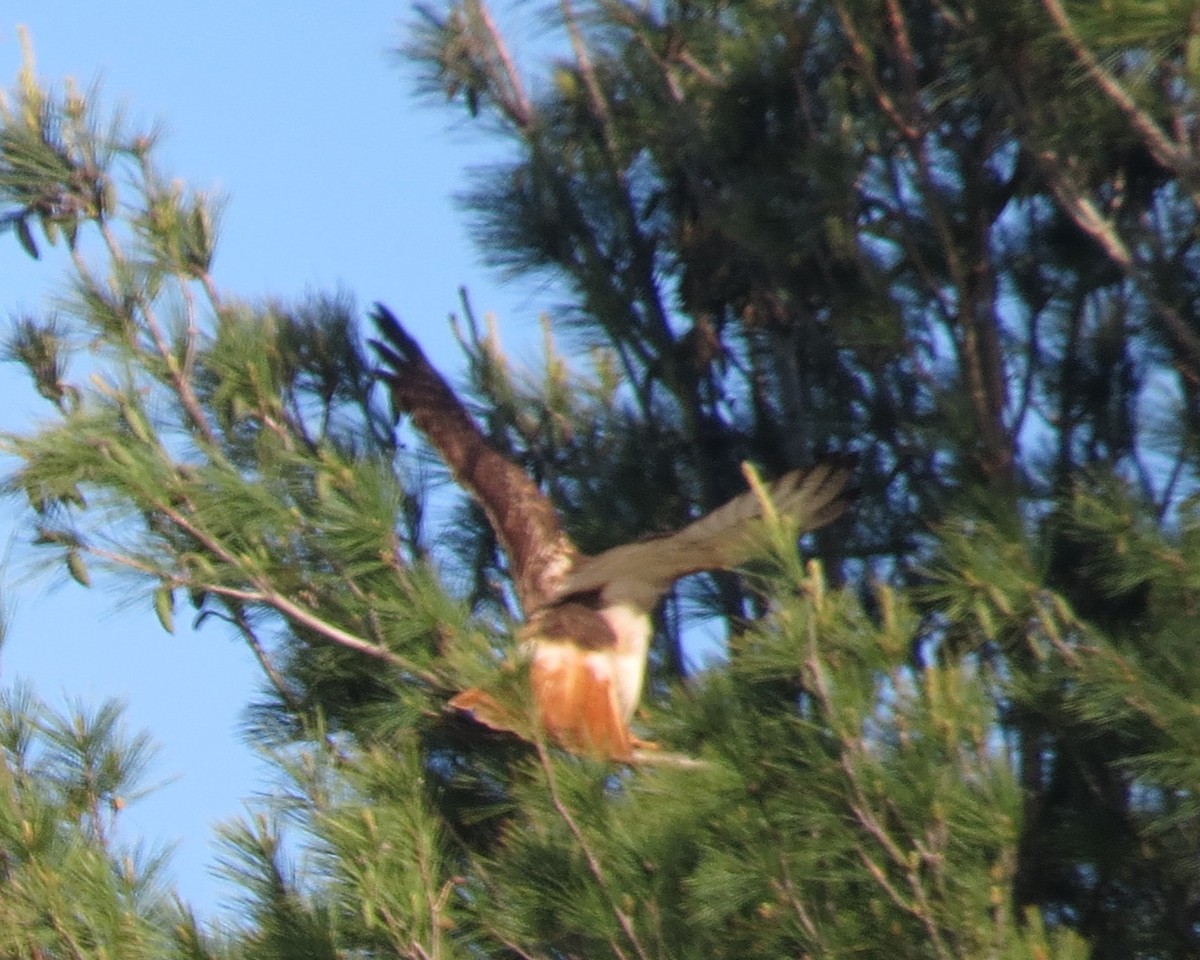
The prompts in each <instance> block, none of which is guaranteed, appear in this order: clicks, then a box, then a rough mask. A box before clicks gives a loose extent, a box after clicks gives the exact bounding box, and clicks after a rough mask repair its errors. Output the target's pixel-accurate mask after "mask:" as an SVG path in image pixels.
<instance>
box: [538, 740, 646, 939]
mask: <svg viewBox="0 0 1200 960" xmlns="http://www.w3.org/2000/svg"><path fill="white" fill-rule="evenodd" d="M534 746H535V747H536V748H537V755H538V760H539V761H540V762H541V765H542V770H543V772H544V773H545V774H546V788H547V789H548V790H549V791H550V801H551V802H552V803H553V804H554V809H555V810H556V811H558V815H559V816H560V817H561V818H562V821H563V823H565V824H566V825H567V829H568V830H570V831H571V834H572V835H573V836H574V837H575V842H576V843H578V844H579V849H580V850H581V851H583V856H584V859H586V860H587V865H588V871H589V872H590V873H591V875H592V878H593V879H594V880H595V881H596V884H597V885H598V886H599V887H600V889H601V890H603V891H604V893H605V895H606V896H608V882H607V881H606V880H605V878H604V870H603V869H602V868H601V866H600V860H599V859H598V858H597V857H596V855H595V853H593V852H592V848H591V846H590V845H589V844H588V841H587V837H585V836H584V834H583V830H581V829H580V827H579V824H578V823H576V822H575V818H574V817H573V816H571V811H570V810H568V809H567V806H566V804H565V803H563V801H562V796H561V794H559V792H558V781H557V779H556V778H555V776H554V766H553V764H552V763H551V761H550V753H549V751H548V750H547V749H546V744H545V742H544V741H543V740H542V739H541V738H540V737H539V738H538V739H537V740H536V741H535V743H534ZM608 902H609V905H610V906H611V907H612V912H613V916H615V917H616V918H617V923H618V924H619V925H620V927H621V930H622V931H623V932H624V934H625V937H626V938H627V939H628V940H629V943H630V945H631V946H632V947H633V949H634V950H635V951H637V955H638V956H639V957H640V958H641V960H649V957H648V955H647V954H646V951H645V949H643V947H642V944H641V941H640V940H639V939H638V935H637V931H636V930H634V928H633V921H632V920H631V919H630V917H629V915H628V914H627V913H626V912H625V911H624V910H622V909H621V908H620V907H619V906H618V905H617V903H616V901H615V900H614V899H613V898H612V897H611V896H608ZM613 950H614V952H615V953H616V954H617V956H618V957H620V958H622V960H624V957H625V953H624V951H622V950H621V949H620V947H619V946H618V945H617V944H615V943H614V944H613Z"/></svg>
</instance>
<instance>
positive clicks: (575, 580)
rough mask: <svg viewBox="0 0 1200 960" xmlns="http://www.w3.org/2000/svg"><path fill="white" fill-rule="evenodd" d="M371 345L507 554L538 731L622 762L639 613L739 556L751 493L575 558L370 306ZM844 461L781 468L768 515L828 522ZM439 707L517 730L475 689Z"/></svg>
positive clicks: (629, 744)
mask: <svg viewBox="0 0 1200 960" xmlns="http://www.w3.org/2000/svg"><path fill="white" fill-rule="evenodd" d="M372 316H373V319H374V321H375V324H376V327H377V329H378V330H379V333H380V335H381V336H382V338H383V339H382V341H379V340H372V341H371V345H372V347H373V348H374V349H375V351H376V352H377V353H378V354H379V357H380V358H381V360H382V362H383V366H382V368H381V369H379V370H378V371H377V373H378V375H379V377H380V378H381V379H382V380H383V381H384V382H385V383H386V384H387V385H388V387H389V389H390V391H391V397H392V406H393V412H394V413H395V415H396V416H397V417H398V416H400V415H401V414H405V413H406V414H408V415H409V417H410V418H411V419H412V422H413V423H414V424H415V425H416V427H417V429H419V430H420V431H421V432H422V433H424V434H425V436H426V437H427V438H428V439H429V441H430V443H431V444H432V445H433V446H434V448H435V449H436V450H437V451H438V453H439V454H440V455H441V457H442V459H443V460H444V461H445V462H446V465H447V466H448V467H449V469H450V472H451V474H452V475H453V477H454V479H455V480H456V481H457V482H458V483H459V484H460V485H461V486H462V487H464V488H465V489H466V490H467V491H468V492H469V493H470V494H471V495H472V497H473V498H474V499H475V501H476V502H477V503H478V504H479V506H480V507H481V508H482V509H483V512H484V514H485V515H486V516H487V519H488V522H489V523H490V524H491V526H492V529H493V530H494V531H495V533H496V537H497V539H498V541H499V543H500V546H501V547H502V548H503V550H504V552H505V554H506V555H507V557H508V561H509V566H510V570H511V576H512V581H513V588H514V591H515V593H516V596H517V600H518V601H519V603H520V605H521V609H522V612H523V613H524V615H525V623H524V624H523V626H522V627H521V628H520V629H519V631H518V636H519V639H520V640H521V641H522V646H523V649H524V650H525V651H526V654H527V656H528V658H529V687H530V690H531V693H532V696H533V699H534V706H535V708H536V717H537V720H538V722H539V723H540V725H541V727H542V728H543V729H544V730H545V732H546V733H547V734H548V735H549V736H550V737H552V738H553V739H554V740H556V741H557V742H558V743H559V744H560V745H562V746H563V747H565V748H566V749H568V750H571V751H573V752H576V753H582V754H587V755H591V756H599V757H608V758H611V759H614V760H622V761H629V760H631V759H632V758H633V757H634V751H635V749H637V748H639V747H643V746H650V745H649V744H644V743H643V742H642V741H639V740H638V739H637V738H636V737H634V736H633V734H632V732H631V731H630V726H629V725H630V720H631V719H632V717H633V714H634V711H635V710H636V708H637V705H638V701H639V699H640V697H641V690H642V682H643V679H644V676H645V672H646V660H647V655H648V653H649V648H650V638H651V634H652V623H651V614H652V612H653V610H654V608H655V606H656V604H657V603H658V600H659V599H660V598H661V597H662V596H663V594H664V593H666V592H667V591H668V590H669V589H670V587H671V585H672V584H673V583H674V582H675V581H676V580H678V579H679V578H680V577H683V576H686V575H687V574H690V573H697V572H699V571H702V570H723V569H730V568H733V567H736V566H739V565H741V564H742V563H744V562H745V561H746V560H748V559H749V558H750V557H751V556H752V554H753V552H754V547H755V537H754V530H755V526H756V524H755V521H756V520H758V519H759V518H760V517H761V511H762V505H761V503H760V501H759V499H758V498H757V497H756V496H755V494H754V493H753V492H750V491H747V492H746V493H743V494H741V495H740V496H737V497H734V498H733V499H732V500H730V501H729V502H728V503H726V504H725V505H724V506H721V507H718V508H717V509H715V510H713V511H712V512H711V513H708V514H706V515H704V516H702V517H700V518H699V519H697V520H695V521H693V522H692V523H690V524H688V525H687V526H685V527H683V528H682V529H680V530H678V531H676V532H674V533H671V534H667V535H663V536H654V537H649V538H647V539H644V540H638V541H635V542H633V543H627V544H624V545H622V546H618V547H613V548H612V549H610V550H605V551H604V552H603V553H599V554H596V555H595V556H587V555H585V554H583V553H581V552H580V551H579V550H578V549H577V548H576V547H575V545H574V544H573V543H572V542H571V541H570V539H569V538H568V537H567V535H566V533H565V532H564V531H563V528H562V524H561V522H560V521H559V517H558V512H557V511H556V509H555V507H554V505H553V504H552V503H551V502H550V500H549V498H548V497H547V496H546V495H545V494H544V493H543V492H542V491H541V490H540V489H539V488H538V486H537V485H536V484H535V483H534V482H533V480H532V479H531V478H530V477H529V476H528V475H527V474H526V473H525V472H524V471H523V470H522V469H521V468H520V467H518V466H517V465H516V464H514V463H512V462H511V461H509V460H508V459H507V458H505V457H504V455H503V454H501V453H500V452H499V451H498V450H497V449H496V448H495V447H493V446H492V445H491V444H490V443H489V442H488V441H487V439H486V438H485V437H484V436H483V433H482V432H481V431H480V429H479V427H478V426H477V425H476V423H475V421H474V420H472V419H471V417H470V415H469V414H468V413H467V411H466V409H465V408H464V407H463V405H462V403H461V402H460V401H459V399H458V397H457V396H456V395H455V393H454V391H453V390H452V389H451V387H450V386H449V385H448V384H447V383H446V381H445V380H444V379H443V378H442V376H441V375H440V374H439V373H438V372H437V370H435V369H434V368H433V366H432V365H431V364H430V363H429V362H428V360H427V359H426V358H425V355H424V353H423V352H422V350H421V348H420V346H419V345H418V344H417V342H416V341H415V340H414V339H413V338H412V337H411V336H410V335H409V334H408V332H407V331H405V330H404V328H403V327H402V326H401V325H400V322H399V321H398V320H397V319H396V318H395V316H393V315H392V313H391V312H390V311H389V310H388V309H387V308H386V307H383V306H377V307H376V309H375V311H374V313H373V315H372ZM852 465H853V461H852V458H850V457H837V458H831V459H829V460H826V461H824V462H822V463H819V464H817V465H816V466H814V467H811V468H809V469H804V470H793V471H791V472H790V473H787V474H785V475H784V476H782V477H780V478H779V479H778V480H776V481H775V482H774V483H772V484H770V485H769V486H768V488H767V489H768V492H769V494H770V497H771V500H772V502H773V504H774V506H775V509H776V510H777V511H778V512H779V514H780V515H783V516H788V517H791V518H793V519H794V520H795V521H797V522H798V524H799V529H800V532H804V531H808V530H814V529H816V528H817V527H820V526H823V525H824V524H826V523H829V522H830V521H832V520H835V519H836V518H837V517H839V516H840V515H841V514H842V513H843V511H844V510H845V509H846V507H847V506H848V504H849V503H850V500H851V499H852V493H851V492H850V491H848V490H847V483H848V481H849V479H850V476H851V471H852ZM449 705H450V706H451V707H453V708H455V709H458V710H462V711H464V712H466V713H468V714H470V715H471V716H473V717H474V718H475V719H476V720H477V721H478V722H480V723H482V724H484V725H486V726H489V727H491V728H493V729H497V730H506V731H512V732H518V733H519V732H520V728H521V724H520V723H519V722H518V720H517V718H515V717H513V715H512V714H511V712H510V711H509V710H507V709H506V708H505V707H504V706H503V705H502V704H500V703H499V702H498V701H497V700H495V699H494V698H493V697H491V696H490V695H489V694H487V693H486V692H484V691H482V690H478V689H470V690H464V691H462V692H461V693H459V694H458V695H456V696H455V697H453V698H452V699H451V700H450V703H449Z"/></svg>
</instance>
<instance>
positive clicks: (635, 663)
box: [599, 603, 651, 723]
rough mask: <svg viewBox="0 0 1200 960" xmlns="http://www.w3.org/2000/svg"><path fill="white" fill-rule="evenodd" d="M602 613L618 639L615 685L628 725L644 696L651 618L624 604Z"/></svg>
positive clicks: (614, 664)
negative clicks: (643, 685)
mask: <svg viewBox="0 0 1200 960" xmlns="http://www.w3.org/2000/svg"><path fill="white" fill-rule="evenodd" d="M599 613H600V616H601V617H603V618H604V620H605V622H606V623H607V624H608V626H609V628H610V629H611V630H612V632H613V633H614V634H615V635H616V638H617V644H616V647H615V648H614V650H613V658H612V659H613V682H614V684H615V686H616V690H617V699H618V701H619V702H620V704H621V713H622V714H623V715H624V717H625V722H626V723H628V722H629V720H630V718H632V717H633V712H634V711H635V710H636V709H637V705H638V701H639V700H640V699H641V696H642V683H643V682H644V680H645V676H646V658H647V657H648V656H649V654H650V634H651V627H650V615H649V614H648V613H646V611H644V610H640V609H637V608H634V607H630V606H626V605H625V604H623V603H614V604H611V605H609V606H605V607H601V608H600V610H599Z"/></svg>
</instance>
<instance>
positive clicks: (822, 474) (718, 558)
mask: <svg viewBox="0 0 1200 960" xmlns="http://www.w3.org/2000/svg"><path fill="white" fill-rule="evenodd" d="M853 468H854V460H853V458H852V457H837V458H831V459H829V460H826V461H824V462H822V463H819V464H817V465H816V466H815V467H811V468H809V469H802V470H793V471H791V472H790V473H786V474H784V475H783V476H782V477H780V478H779V479H778V480H776V481H774V482H773V483H771V484H769V485H768V486H767V490H768V493H769V494H770V497H771V501H772V503H773V504H774V506H775V509H776V510H777V511H778V512H779V514H780V515H781V516H788V517H791V518H792V519H794V520H795V521H797V522H798V523H799V524H800V530H799V532H800V533H804V532H806V531H809V530H815V529H816V528H817V527H821V526H824V525H825V524H827V523H830V522H832V521H833V520H836V519H837V518H838V517H840V516H841V515H842V513H843V512H844V511H845V510H846V508H847V507H848V506H849V505H850V502H851V501H852V500H853V493H852V492H850V491H848V490H847V486H846V485H847V483H848V482H849V480H850V477H851V474H852V472H853ZM761 516H762V505H761V504H760V503H759V500H758V498H757V497H756V496H755V495H754V493H753V492H752V491H747V492H746V493H743V494H741V495H739V496H736V497H734V498H733V499H732V500H730V501H729V502H728V503H726V504H724V505H723V506H720V507H718V508H717V509H715V510H713V511H712V512H711V513H707V514H705V515H704V516H703V517H700V518H699V519H698V520H695V521H694V522H692V523H690V524H688V525H687V526H686V527H684V528H683V529H682V530H678V531H676V532H675V533H672V534H667V535H666V536H661V537H652V538H650V539H647V540H639V541H637V542H634V543H627V544H624V545H623V546H619V547H613V548H612V549H611V550H606V551H604V552H603V553H600V554H597V555H596V556H594V557H583V558H581V559H580V560H579V561H578V562H577V563H576V564H575V566H574V568H573V569H572V570H571V572H570V573H569V574H568V575H567V577H566V579H565V580H564V581H563V585H562V591H561V593H560V594H559V598H560V599H561V598H565V597H568V596H570V595H572V594H582V593H590V592H592V591H594V590H602V591H603V594H602V596H603V598H604V600H605V601H607V602H625V603H632V604H636V605H637V606H639V607H641V608H643V609H645V610H650V609H652V608H653V606H654V604H655V603H656V602H657V601H658V598H659V597H660V596H662V594H663V593H665V592H666V591H667V590H668V589H669V588H670V586H671V584H672V583H674V582H675V581H676V580H677V579H679V578H680V577H683V576H686V575H687V574H689V573H698V572H699V571H701V570H724V569H729V568H732V567H736V566H738V565H740V564H742V563H744V562H745V561H747V560H748V559H750V557H751V556H752V555H753V552H754V549H755V526H756V523H757V522H758V521H759V520H760V519H761Z"/></svg>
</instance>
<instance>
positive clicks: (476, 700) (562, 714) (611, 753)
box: [449, 644, 654, 761]
mask: <svg viewBox="0 0 1200 960" xmlns="http://www.w3.org/2000/svg"><path fill="white" fill-rule="evenodd" d="M549 646H551V647H552V648H555V649H554V650H553V653H551V654H550V655H549V656H538V655H536V654H535V657H534V660H533V663H532V664H531V665H530V671H529V685H530V689H531V691H532V693H533V699H534V702H535V703H536V705H537V722H538V723H539V724H540V726H541V728H542V729H543V730H544V731H545V732H546V733H547V734H548V735H549V736H550V737H552V738H553V739H554V740H555V741H556V742H557V743H558V744H559V745H560V746H562V747H563V748H565V749H567V750H570V751H571V752H573V753H580V754H583V755H585V756H593V757H607V758H609V759H612V760H623V761H629V760H631V759H633V757H634V750H635V748H643V749H653V748H654V745H653V744H651V743H647V742H645V741H641V740H638V739H637V738H636V737H634V736H633V734H632V733H631V732H630V730H629V727H628V725H627V724H626V723H625V721H624V719H623V718H622V711H621V707H620V704H619V702H618V699H617V694H616V689H615V688H614V686H613V683H612V679H611V677H610V676H608V675H607V671H606V670H605V669H604V668H603V666H602V665H600V669H596V668H597V666H598V664H596V663H590V662H589V658H591V659H596V658H598V657H601V656H603V654H596V653H594V652H592V653H588V652H586V651H581V650H573V649H571V648H570V647H569V646H568V645H567V644H551V645H549ZM449 706H450V707H452V708H453V709H455V710H461V711H463V712H464V713H468V714H470V715H471V717H472V718H474V719H475V720H476V721H477V722H478V723H482V724H483V725H484V726H486V727H490V728H491V729H493V730H500V731H504V732H506V733H515V734H516V735H517V736H521V737H527V736H528V734H529V729H528V725H527V724H524V723H522V722H521V719H520V718H519V717H518V716H517V715H516V713H515V711H514V710H513V709H511V708H509V707H506V706H504V705H503V704H502V703H500V702H499V701H498V700H496V698H495V697H493V696H492V695H491V694H489V693H487V692H486V691H484V690H479V689H477V688H474V687H472V688H471V689H469V690H464V691H462V692H461V693H459V694H456V695H455V696H454V697H452V698H451V699H450V702H449Z"/></svg>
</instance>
